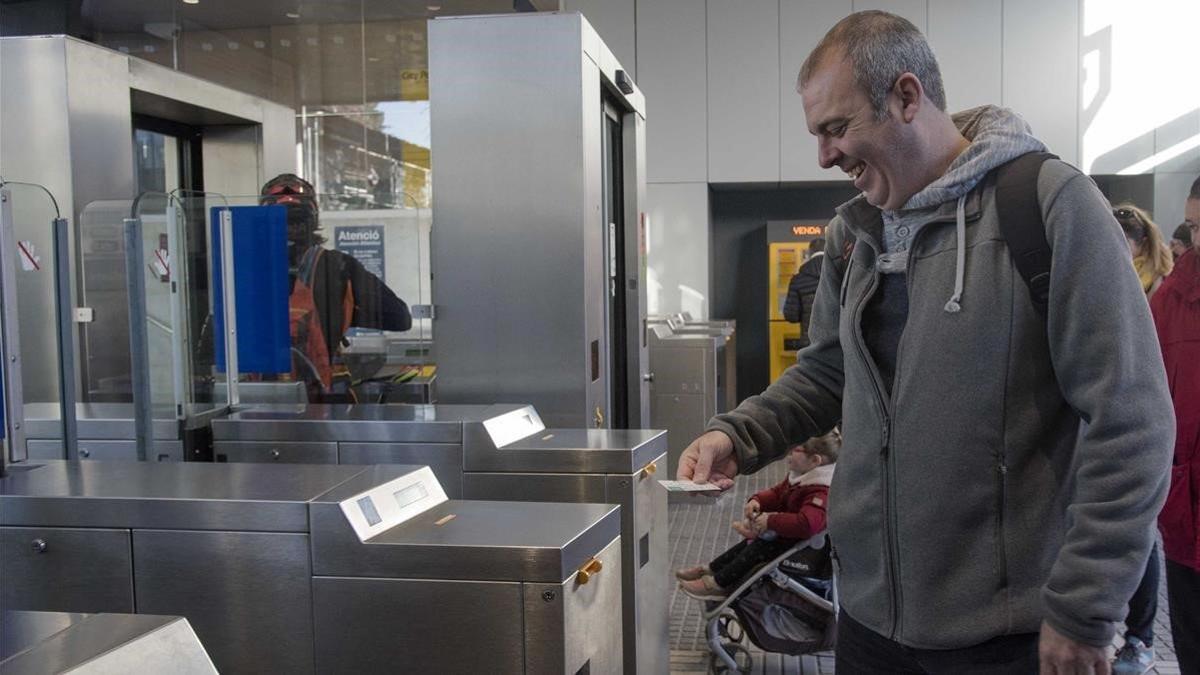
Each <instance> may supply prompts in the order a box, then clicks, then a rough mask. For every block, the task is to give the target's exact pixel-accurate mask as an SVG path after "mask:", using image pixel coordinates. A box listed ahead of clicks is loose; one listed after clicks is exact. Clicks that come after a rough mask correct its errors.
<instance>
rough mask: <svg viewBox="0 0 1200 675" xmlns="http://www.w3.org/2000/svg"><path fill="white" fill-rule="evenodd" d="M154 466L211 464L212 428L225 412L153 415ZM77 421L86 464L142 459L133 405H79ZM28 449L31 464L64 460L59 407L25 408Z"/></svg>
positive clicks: (164, 409) (160, 410)
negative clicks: (212, 422)
mask: <svg viewBox="0 0 1200 675" xmlns="http://www.w3.org/2000/svg"><path fill="white" fill-rule="evenodd" d="M153 413H154V414H153V417H154V419H153V423H152V425H151V432H152V434H153V438H154V444H153V449H152V451H148V452H147V453H146V459H148V460H150V461H159V462H165V461H172V462H179V461H184V460H204V459H207V458H208V457H207V455H208V451H207V445H208V444H207V440H206V435H207V433H208V431H207V427H208V422H209V421H210V420H212V419H213V418H214V417H218V416H220V415H223V414H225V409H224V408H217V409H208V410H205V411H204V412H203V413H199V414H192V415H188V416H187V417H185V418H184V419H177V418H176V417H175V411H174V409H173V408H172V407H171V406H158V407H155V408H154V409H153ZM75 419H76V425H77V429H78V435H79V445H78V448H79V458H80V459H129V460H135V459H137V458H138V455H137V441H136V440H135V439H136V433H135V432H136V430H135V427H134V407H133V404H132V403H77V404H76V405H75ZM25 439H26V441H25V445H26V448H27V449H28V451H29V459H31V460H41V459H62V458H63V457H64V455H63V444H62V420H61V415H60V414H59V405H58V404H57V403H26V404H25Z"/></svg>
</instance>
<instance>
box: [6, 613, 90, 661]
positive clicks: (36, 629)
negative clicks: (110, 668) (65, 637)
mask: <svg viewBox="0 0 1200 675" xmlns="http://www.w3.org/2000/svg"><path fill="white" fill-rule="evenodd" d="M89 616H91V615H90V614H72V613H68V612H25V611H0V662H2V661H4V660H6V659H7V658H9V657H10V656H12V655H13V654H16V653H18V652H23V651H25V650H26V649H29V648H30V647H32V646H34V645H36V644H37V643H39V642H41V641H42V640H45V639H46V638H48V637H50V636H51V635H54V634H55V633H60V632H62V631H64V630H66V629H67V628H69V627H70V626H71V625H72V624H74V623H78V622H80V621H82V620H84V619H85V618H87V617H89Z"/></svg>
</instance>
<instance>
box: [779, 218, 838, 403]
mask: <svg viewBox="0 0 1200 675" xmlns="http://www.w3.org/2000/svg"><path fill="white" fill-rule="evenodd" d="M824 235H825V225H824V223H812V222H798V221H790V220H784V221H779V220H773V221H768V222H767V246H768V247H769V251H768V253H767V274H769V275H770V276H769V277H768V279H767V292H768V293H770V297H769V298H768V299H767V320H768V321H769V322H770V330H769V331H768V334H769V335H770V340H771V342H770V344H771V350H770V351H771V353H770V360H771V361H770V362H771V381H772V382H774V381H775V380H776V378H778V377H779V376H780V375H781V374H783V371H784V370H786V369H787V367H788V366H790V365H792V364H793V363H795V362H796V350H797V348H798V347H799V341H800V324H798V323H789V322H788V321H786V320H784V318H783V303H784V302H785V301H786V300H787V292H788V282H790V281H791V280H792V275H794V274H795V273H796V271H797V270H799V269H800V265H802V264H804V261H805V260H806V259H807V254H808V245H809V242H811V241H812V240H813V239H817V238H818V237H823V236H824Z"/></svg>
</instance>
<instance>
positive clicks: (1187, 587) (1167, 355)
mask: <svg viewBox="0 0 1200 675" xmlns="http://www.w3.org/2000/svg"><path fill="white" fill-rule="evenodd" d="M1185 215H1186V218H1187V220H1186V222H1185V224H1186V225H1187V226H1188V227H1189V228H1190V229H1191V232H1192V242H1193V247H1192V249H1191V250H1190V251H1187V252H1185V253H1184V254H1183V255H1181V256H1179V260H1178V261H1176V264H1175V270H1174V271H1173V272H1172V273H1171V275H1170V276H1168V277H1167V278H1166V280H1165V281H1163V283H1162V286H1161V287H1159V289H1158V292H1157V293H1156V294H1155V295H1154V297H1153V298H1151V300H1150V309H1151V311H1152V312H1153V314H1154V326H1155V328H1156V329H1157V331H1158V340H1159V343H1160V344H1161V346H1162V352H1163V362H1164V363H1165V365H1166V367H1167V381H1168V382H1169V383H1170V386H1171V399H1172V400H1173V401H1174V403H1175V425H1176V429H1177V436H1176V438H1175V461H1174V463H1173V465H1172V466H1171V491H1170V493H1169V494H1168V495H1167V502H1166V504H1165V505H1164V506H1163V510H1162V513H1161V514H1160V515H1159V517H1158V527H1159V529H1160V530H1161V531H1162V535H1163V553H1164V555H1166V558H1167V601H1168V603H1169V604H1170V607H1171V635H1172V637H1173V638H1174V641H1175V652H1176V654H1177V655H1178V656H1179V669H1180V671H1181V672H1184V673H1200V237H1197V236H1196V234H1197V230H1198V229H1200V178H1197V179H1196V182H1195V183H1193V184H1192V190H1191V193H1190V194H1189V195H1188V199H1187V205H1186V207H1185Z"/></svg>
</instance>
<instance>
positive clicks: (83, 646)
mask: <svg viewBox="0 0 1200 675" xmlns="http://www.w3.org/2000/svg"><path fill="white" fill-rule="evenodd" d="M135 671H141V672H150V673H156V672H163V673H165V672H171V673H178V674H179V675H209V674H215V673H216V672H217V670H216V669H215V668H213V664H212V661H211V660H210V659H209V658H208V654H206V653H205V652H204V647H203V646H202V645H201V644H200V640H199V639H197V638H196V633H195V632H194V631H192V627H191V626H190V625H189V624H188V622H187V619H183V618H180V617H177V616H151V615H148V614H69V613H65V612H22V611H0V672H3V673H5V675H57V673H67V672H70V673H73V674H74V675H91V674H93V673H94V674H96V675H101V674H106V673H131V672H135Z"/></svg>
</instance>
